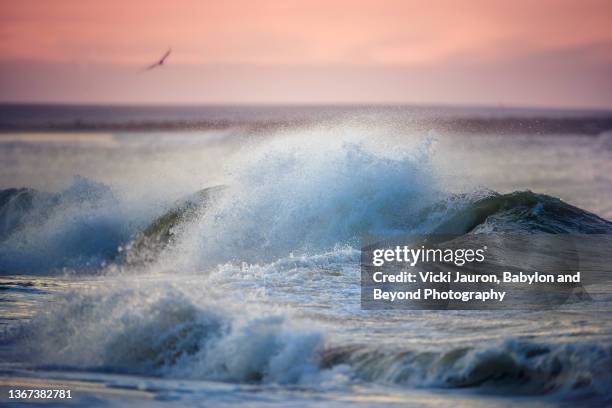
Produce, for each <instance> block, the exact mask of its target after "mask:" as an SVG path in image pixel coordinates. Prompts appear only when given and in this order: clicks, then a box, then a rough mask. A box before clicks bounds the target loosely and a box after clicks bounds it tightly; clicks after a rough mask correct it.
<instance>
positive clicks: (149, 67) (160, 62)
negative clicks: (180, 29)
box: [143, 48, 172, 72]
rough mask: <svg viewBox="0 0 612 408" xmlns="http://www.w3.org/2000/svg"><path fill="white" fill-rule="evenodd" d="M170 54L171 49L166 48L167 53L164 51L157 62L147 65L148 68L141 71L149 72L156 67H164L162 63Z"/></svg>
mask: <svg viewBox="0 0 612 408" xmlns="http://www.w3.org/2000/svg"><path fill="white" fill-rule="evenodd" d="M171 52H172V48H168V51H166V53H165V54H164V55H163V56H162V57H161V58H160V59H159V61H157V62H155V63H153V64H151V65H149V66H148V67H146V68H144V69H143V72H144V71H150V70H152V69H155V68H157V67H161V66H162V65H164V62H166V58H168V55H170V53H171Z"/></svg>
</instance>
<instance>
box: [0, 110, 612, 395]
mask: <svg viewBox="0 0 612 408" xmlns="http://www.w3.org/2000/svg"><path fill="white" fill-rule="evenodd" d="M0 130H2V132H1V133H0V161H1V162H2V171H1V172H0V189H1V190H0V311H1V313H0V326H1V327H0V391H1V395H0V401H2V404H3V405H6V406H11V405H14V406H23V405H27V404H34V403H36V401H33V400H28V401H24V400H21V401H18V400H10V399H8V390H9V389H16V388H21V389H24V388H68V389H70V390H71V391H72V396H73V398H72V399H71V400H69V401H68V400H66V401H58V400H55V401H53V403H54V404H56V405H59V406H61V405H63V404H67V405H76V406H95V405H100V406H127V405H129V406H147V407H149V406H166V407H173V406H239V405H242V406H249V407H251V406H332V407H333V406H348V405H351V406H353V405H356V406H409V407H438V406H451V405H452V406H466V407H479V406H499V407H502V406H515V405H516V404H518V403H520V404H524V405H527V406H560V405H561V406H563V405H566V406H573V405H575V406H606V405H610V404H611V403H612V393H611V392H610V388H611V386H612V319H610V316H611V313H612V282H611V280H610V279H604V280H603V281H602V282H598V284H597V285H593V286H587V288H586V289H587V291H588V293H589V294H590V296H591V299H590V300H588V301H584V302H578V303H567V304H564V305H562V306H558V307H555V308H552V309H547V310H529V311H527V310H490V311H431V310H428V311H413V310H404V311H402V310H393V311H366V310H362V309H361V305H360V269H359V259H360V251H359V249H360V245H359V244H360V237H362V236H363V235H367V234H381V233H386V232H399V233H402V234H428V233H432V232H434V231H439V229H440V227H441V226H448V225H452V228H453V230H452V231H447V232H452V233H454V234H465V235H469V234H474V233H477V232H503V233H506V232H509V233H529V234H534V233H547V234H550V233H553V234H598V235H602V234H604V235H608V234H611V233H612V223H611V222H610V221H608V220H609V219H612V160H611V159H612V113H610V112H570V111H547V110H529V109H505V108H495V109H493V108H489V109H482V108H427V107H422V108H414V107H312V106H311V107H174V108H170V107H74V106H55V107H45V106H9V105H5V106H2V107H0ZM482 200H488V201H487V202H488V203H493V204H492V205H490V206H487V207H486V208H484V209H483V207H482V205H480V204H481V203H482V202H483V201H482ZM451 220H452V221H453V222H452V223H450V221H451ZM457 220H459V222H457ZM517 262H518V260H517Z"/></svg>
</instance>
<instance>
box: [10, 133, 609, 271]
mask: <svg viewBox="0 0 612 408" xmlns="http://www.w3.org/2000/svg"><path fill="white" fill-rule="evenodd" d="M320 142H321V141H320V140H318V139H317V138H316V137H313V139H312V140H310V142H308V143H304V142H303V141H300V142H299V143H298V142H296V141H295V140H292V139H291V138H287V139H285V138H277V139H273V140H271V141H268V142H267V143H265V144H264V145H263V146H260V147H258V148H254V149H250V148H249V149H250V150H249V154H248V155H238V156H239V157H240V160H239V161H238V162H236V163H234V164H233V165H232V166H230V169H231V177H230V180H229V183H228V184H229V185H228V186H227V187H211V188H205V189H203V190H201V191H199V192H196V193H194V194H193V195H192V196H190V197H187V198H185V199H183V200H180V201H179V202H177V203H176V204H175V205H174V206H173V207H172V208H170V209H169V210H168V211H167V212H166V213H164V214H162V215H161V216H159V217H158V218H156V219H154V220H153V221H151V219H152V217H146V216H144V215H143V214H141V211H139V209H135V210H134V209H132V210H131V211H130V210H127V209H126V207H125V206H124V205H123V203H121V202H120V201H119V200H118V199H117V198H116V197H115V196H114V194H113V192H112V190H111V189H110V188H109V187H107V186H105V185H102V184H100V183H96V182H93V181H90V180H86V179H80V178H77V179H76V181H75V183H74V184H73V185H72V186H71V187H70V188H68V189H67V190H65V191H63V192H60V193H43V192H37V191H34V190H30V189H8V190H2V191H1V192H0V241H1V242H2V244H3V245H2V248H1V249H0V271H2V272H5V273H48V272H52V271H56V270H62V269H65V268H69V269H70V268H71V269H74V270H78V271H79V272H91V271H95V270H98V269H100V268H101V267H103V266H105V265H108V264H109V263H114V264H117V265H125V264H127V265H128V266H131V265H135V264H148V263H157V264H158V265H157V269H165V270H185V271H194V270H203V269H204V270H205V269H209V268H211V267H214V266H216V265H217V264H220V263H225V262H249V263H257V262H263V263H269V262H273V261H275V260H278V259H283V258H285V257H287V256H288V255H290V254H296V255H298V256H299V255H300V254H309V253H319V252H321V251H326V250H330V249H333V248H334V247H336V246H338V245H350V246H353V247H355V248H357V247H359V244H360V241H361V240H362V239H363V238H364V237H367V236H375V235H377V236H384V235H411V234H412V235H414V234H421V235H422V234H432V233H434V234H468V233H488V232H493V233H497V232H504V233H522V232H528V233H553V234H560V233H569V234H572V233H573V234H609V233H611V232H612V223H610V222H609V221H607V220H604V219H603V218H600V217H598V216H597V215H595V214H592V213H589V212H588V211H585V210H582V209H580V208H578V207H574V206H572V205H570V204H568V203H565V202H563V201H562V200H560V199H558V198H555V197H551V196H547V195H543V194H537V193H533V192H530V191H521V192H514V193H509V194H498V193H496V192H493V191H488V190H475V191H473V192H470V193H463V194H455V193H453V194H451V193H449V192H447V191H446V190H447V189H446V188H445V187H444V183H443V182H442V181H441V180H440V179H439V178H438V176H437V174H436V171H435V169H434V168H433V166H432V164H431V161H430V151H431V143H432V141H431V140H428V139H426V140H425V141H424V142H423V143H422V144H421V145H417V146H416V147H413V148H412V149H408V150H399V151H398V150H397V149H396V150H393V151H389V150H388V149H385V147H384V146H382V147H381V146H371V145H369V144H368V142H367V141H364V140H362V141H352V140H351V141H350V142H349V141H347V140H344V139H343V138H342V137H339V138H338V140H337V141H334V142H329V143H327V144H326V145H325V147H321V146H322V144H321V143H320ZM149 204H150V203H149Z"/></svg>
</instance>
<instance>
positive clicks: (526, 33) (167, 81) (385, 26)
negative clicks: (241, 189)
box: [0, 0, 612, 108]
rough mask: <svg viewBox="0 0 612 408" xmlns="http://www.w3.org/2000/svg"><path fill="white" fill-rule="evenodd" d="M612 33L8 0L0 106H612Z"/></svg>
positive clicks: (427, 13)
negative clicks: (1, 103)
mask: <svg viewBox="0 0 612 408" xmlns="http://www.w3.org/2000/svg"><path fill="white" fill-rule="evenodd" d="M611 21H612V0H607V1H601V0H552V1H551V0H538V1H526V0H515V1H497V0H487V1H484V0H483V1H481V0H466V1H460V0H432V1H427V2H426V1H411V0H401V1H390V0H374V1H371V0H363V1H360V0H352V1H348V0H326V1H320V0H310V1H297V0H293V1H292V0H285V1H281V0H278V1H269V0H258V1H252V0H250V1H247V0H229V1H228V0H226V1H202V0H200V1H197V0H174V1H165V0H132V1H127V0H121V1H117V0H106V1H91V0H74V1H72V0H54V1H39V0H0V101H10V102H61V103H163V104H183V103H213V104H227V103H230V104H259V103H264V104H270V103H272V104H276V103H279V104H283V103H291V104H300V103H385V104H386V103H389V104H397V103H407V104H451V105H495V106H499V105H502V106H548V107H572V108H612V75H610V73H611V72H612V28H610V26H611V23H610V22H611ZM169 47H171V48H172V53H171V55H170V56H169V58H168V60H167V61H166V64H165V66H163V67H160V68H157V69H154V70H151V71H148V72H144V73H143V72H142V68H143V67H144V66H146V65H148V64H150V63H152V62H154V61H155V60H156V59H157V58H159V57H160V56H161V55H162V54H163V53H164V52H165V51H166V50H167V49H168V48H169Z"/></svg>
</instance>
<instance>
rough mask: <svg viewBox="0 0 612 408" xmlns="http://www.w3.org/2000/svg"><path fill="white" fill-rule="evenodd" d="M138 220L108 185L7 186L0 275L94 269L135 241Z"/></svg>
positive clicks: (0, 208)
mask: <svg viewBox="0 0 612 408" xmlns="http://www.w3.org/2000/svg"><path fill="white" fill-rule="evenodd" d="M132 215H134V214H132ZM137 219H138V218H130V216H129V215H128V214H127V212H126V211H125V209H124V208H123V207H122V206H121V204H120V202H119V201H118V200H117V199H116V198H115V196H114V195H113V193H112V191H111V189H110V188H109V187H108V186H105V185H104V184H101V183H97V182H94V181H91V180H88V179H85V178H81V177H76V178H75V181H74V183H73V184H72V185H71V186H70V187H69V188H68V189H66V190H64V191H61V192H59V193H47V192H40V191H36V190H32V189H7V190H2V191H1V192H0V226H1V229H0V243H1V246H0V273H11V274H15V273H38V274H45V273H49V272H53V271H57V270H64V269H67V268H68V269H76V270H79V271H81V272H87V271H89V272H91V271H95V270H97V269H99V268H100V267H102V266H104V265H106V264H107V263H108V262H110V261H111V260H113V259H114V258H115V257H116V255H117V250H118V248H119V247H120V245H121V244H122V243H125V242H128V241H129V240H130V238H131V236H132V234H133V231H134V229H136V228H138V226H139V224H138V223H137V222H136V221H137Z"/></svg>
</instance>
